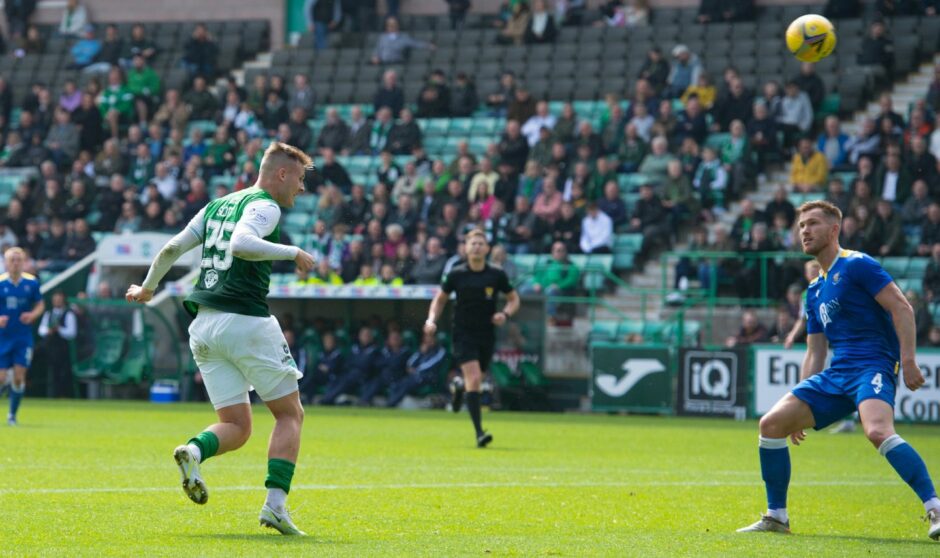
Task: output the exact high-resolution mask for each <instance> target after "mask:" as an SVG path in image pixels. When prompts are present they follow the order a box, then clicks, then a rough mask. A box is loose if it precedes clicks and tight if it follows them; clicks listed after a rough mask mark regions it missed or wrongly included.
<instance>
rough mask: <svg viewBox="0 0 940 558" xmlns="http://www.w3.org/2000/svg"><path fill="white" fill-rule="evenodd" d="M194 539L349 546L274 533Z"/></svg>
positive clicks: (232, 534)
mask: <svg viewBox="0 0 940 558" xmlns="http://www.w3.org/2000/svg"><path fill="white" fill-rule="evenodd" d="M190 537H191V538H194V539H210V540H217V541H233V542H234V541H245V542H250V541H264V542H267V543H274V544H281V545H292V546H313V545H325V544H329V545H339V544H350V543H349V541H335V540H328V539H324V538H322V537H317V536H306V537H285V536H284V535H279V534H278V533H275V532H273V531H272V532H270V533H203V534H199V535H190Z"/></svg>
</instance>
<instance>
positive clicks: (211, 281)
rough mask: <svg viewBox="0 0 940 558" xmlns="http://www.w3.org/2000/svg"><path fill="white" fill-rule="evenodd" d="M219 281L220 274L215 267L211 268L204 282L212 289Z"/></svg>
mask: <svg viewBox="0 0 940 558" xmlns="http://www.w3.org/2000/svg"><path fill="white" fill-rule="evenodd" d="M218 282H219V274H218V273H216V271H215V270H214V269H210V270H209V271H207V272H206V276H205V277H204V278H203V280H202V283H203V284H204V285H205V286H206V288H207V289H211V288H212V287H214V286H215V284H216V283H218Z"/></svg>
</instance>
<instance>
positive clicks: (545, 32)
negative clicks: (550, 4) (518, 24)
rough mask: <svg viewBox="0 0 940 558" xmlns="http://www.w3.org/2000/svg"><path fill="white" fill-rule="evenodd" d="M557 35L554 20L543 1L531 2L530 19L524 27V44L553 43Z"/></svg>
mask: <svg viewBox="0 0 940 558" xmlns="http://www.w3.org/2000/svg"><path fill="white" fill-rule="evenodd" d="M557 35H558V30H557V29H556V28H555V18H553V17H552V14H550V13H549V12H548V9H547V7H546V6H545V0H532V17H531V18H530V19H529V24H528V25H527V26H526V30H525V36H524V40H525V43H526V44H529V45H533V44H545V43H554V42H555V37H556V36H557Z"/></svg>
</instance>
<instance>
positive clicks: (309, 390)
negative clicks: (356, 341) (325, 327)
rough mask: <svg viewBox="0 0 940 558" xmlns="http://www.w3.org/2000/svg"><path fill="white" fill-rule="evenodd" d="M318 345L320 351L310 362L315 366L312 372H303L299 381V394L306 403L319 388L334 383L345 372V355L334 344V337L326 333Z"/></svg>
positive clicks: (331, 333)
mask: <svg viewBox="0 0 940 558" xmlns="http://www.w3.org/2000/svg"><path fill="white" fill-rule="evenodd" d="M320 343H321V349H320V351H319V352H318V353H317V355H316V358H315V359H313V360H312V362H315V363H316V365H315V366H314V367H313V369H312V370H303V372H304V377H303V379H302V380H301V381H300V386H299V389H300V393H301V395H302V397H303V398H304V400H305V401H306V402H312V401H313V400H314V397H315V396H316V393H317V390H318V389H319V388H321V387H323V386H325V385H327V384H329V383H331V382H334V381H336V379H337V378H338V377H339V375H340V374H342V373H343V371H344V370H345V366H344V363H345V358H344V356H345V355H344V354H343V350H342V348H341V347H339V345H338V344H337V343H336V335H334V334H333V332H331V331H327V332H325V333H323V335H322V336H321V337H320ZM298 364H300V363H298Z"/></svg>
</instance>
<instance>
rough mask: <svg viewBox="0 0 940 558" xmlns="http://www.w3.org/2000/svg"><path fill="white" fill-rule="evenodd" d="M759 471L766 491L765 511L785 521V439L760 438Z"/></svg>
mask: <svg viewBox="0 0 940 558" xmlns="http://www.w3.org/2000/svg"><path fill="white" fill-rule="evenodd" d="M759 451H760V470H761V477H762V478H763V479H764V486H765V487H766V489H767V510H768V511H769V512H774V511H778V513H775V514H773V515H774V517H776V518H777V519H779V520H780V521H783V522H786V521H787V511H786V510H787V488H788V487H789V486H790V450H789V449H788V448H787V439H786V438H765V437H763V436H761V437H760V444H759Z"/></svg>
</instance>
